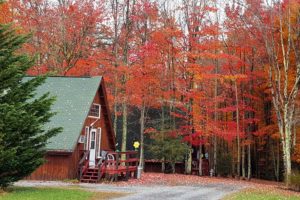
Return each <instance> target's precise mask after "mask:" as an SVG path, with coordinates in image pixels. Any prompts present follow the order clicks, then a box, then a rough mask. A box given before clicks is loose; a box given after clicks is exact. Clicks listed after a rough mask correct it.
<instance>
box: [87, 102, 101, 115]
mask: <svg viewBox="0 0 300 200" xmlns="http://www.w3.org/2000/svg"><path fill="white" fill-rule="evenodd" d="M100 110H101V106H100V104H95V103H93V105H92V107H91V109H90V112H89V117H92V118H100Z"/></svg>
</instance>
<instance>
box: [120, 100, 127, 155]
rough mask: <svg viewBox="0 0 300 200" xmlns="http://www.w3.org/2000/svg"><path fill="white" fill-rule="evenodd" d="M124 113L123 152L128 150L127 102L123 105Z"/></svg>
mask: <svg viewBox="0 0 300 200" xmlns="http://www.w3.org/2000/svg"><path fill="white" fill-rule="evenodd" d="M122 113H123V116H122V118H123V123H122V149H121V151H126V149H127V104H126V102H125V100H124V101H123V103H122Z"/></svg>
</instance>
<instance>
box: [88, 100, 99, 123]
mask: <svg viewBox="0 0 300 200" xmlns="http://www.w3.org/2000/svg"><path fill="white" fill-rule="evenodd" d="M93 106H98V107H99V115H98V117H96V116H92V115H90V112H91V109H92V107H93ZM88 117H89V118H94V119H100V117H101V105H100V104H98V103H93V104H92V106H91V107H90V110H89V113H88Z"/></svg>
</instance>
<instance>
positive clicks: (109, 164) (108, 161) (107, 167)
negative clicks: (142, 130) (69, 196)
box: [79, 151, 139, 182]
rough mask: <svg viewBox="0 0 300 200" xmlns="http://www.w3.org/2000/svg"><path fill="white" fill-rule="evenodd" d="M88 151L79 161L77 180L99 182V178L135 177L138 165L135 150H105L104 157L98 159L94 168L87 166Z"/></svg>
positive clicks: (114, 179)
mask: <svg viewBox="0 0 300 200" xmlns="http://www.w3.org/2000/svg"><path fill="white" fill-rule="evenodd" d="M87 158H88V152H86V153H85V154H84V156H83V158H82V160H81V162H80V163H79V180H80V181H81V182H99V181H100V180H101V179H103V178H104V179H107V180H110V181H117V180H119V179H125V180H127V179H129V178H132V177H134V178H136V176H137V166H138V161H139V159H138V153H137V151H127V152H107V154H106V156H105V158H102V159H99V160H98V165H97V166H96V167H94V168H91V167H89V166H88V163H89V162H88V159H87Z"/></svg>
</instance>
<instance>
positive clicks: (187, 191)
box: [15, 181, 245, 200]
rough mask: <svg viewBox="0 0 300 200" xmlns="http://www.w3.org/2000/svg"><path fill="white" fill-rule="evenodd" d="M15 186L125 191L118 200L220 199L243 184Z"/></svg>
mask: <svg viewBox="0 0 300 200" xmlns="http://www.w3.org/2000/svg"><path fill="white" fill-rule="evenodd" d="M15 185H16V186H32V187H64V186H66V187H67V186H79V187H82V188H84V189H87V190H93V191H106V192H107V191H112V192H125V193H130V194H129V195H127V196H125V197H121V198H117V199H118V200H152V199H153V200H159V199H171V200H189V199H190V200H192V199H193V200H194V199H195V200H206V199H207V200H215V199H221V198H223V197H224V196H225V195H227V194H229V193H232V192H236V191H238V190H240V189H242V188H244V187H245V186H242V185H236V184H235V185H231V184H226V185H225V184H205V185H194V186H166V185H149V186H145V185H143V186H135V185H130V186H117V185H113V184H87V183H80V184H70V183H64V182H56V181H46V182H41V181H19V182H17V183H15Z"/></svg>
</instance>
